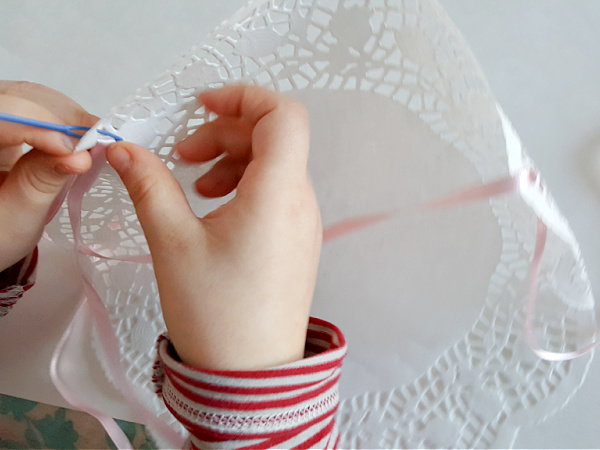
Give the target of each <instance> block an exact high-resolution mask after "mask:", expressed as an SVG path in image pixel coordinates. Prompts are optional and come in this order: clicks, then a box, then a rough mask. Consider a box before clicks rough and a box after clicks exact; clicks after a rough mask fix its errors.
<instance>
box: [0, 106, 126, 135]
mask: <svg viewBox="0 0 600 450" xmlns="http://www.w3.org/2000/svg"><path fill="white" fill-rule="evenodd" d="M0 120H3V121H5V122H13V123H19V124H21V125H29V126H31V127H37V128H44V129H46V130H54V131H60V132H61V133H64V134H66V135H67V136H71V137H74V138H78V139H81V138H82V137H83V135H84V134H85V132H86V131H88V130H89V129H90V127H81V126H77V125H61V124H58V123H52V122H43V121H41V120H35V119H29V118H27V117H21V116H15V115H12V114H6V113H2V112H0ZM77 131H79V132H80V133H77ZM96 131H97V132H98V133H99V134H103V135H104V136H109V137H111V138H113V139H114V140H115V141H122V140H123V138H121V137H120V136H117V135H116V134H113V133H110V132H108V131H104V130H96Z"/></svg>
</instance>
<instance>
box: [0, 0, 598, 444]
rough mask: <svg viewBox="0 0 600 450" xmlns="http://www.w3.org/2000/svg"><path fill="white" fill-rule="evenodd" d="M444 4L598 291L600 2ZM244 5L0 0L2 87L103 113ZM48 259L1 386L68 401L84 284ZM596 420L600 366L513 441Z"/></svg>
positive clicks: (553, 439)
mask: <svg viewBox="0 0 600 450" xmlns="http://www.w3.org/2000/svg"><path fill="white" fill-rule="evenodd" d="M441 2H442V4H443V5H444V6H445V7H446V8H447V11H448V13H449V14H450V16H451V17H452V18H453V20H454V21H455V23H456V24H457V26H458V27H459V29H460V30H461V31H462V32H463V33H464V35H465V36H466V38H467V40H468V41H469V42H470V44H471V46H472V49H473V51H474V53H475V55H476V56H477V58H478V59H479V62H480V64H481V65H482V67H483V70H484V72H485V74H486V75H487V77H488V81H489V83H490V85H491V88H492V90H493V92H494V93H495V95H496V97H497V98H498V101H499V103H500V104H501V105H502V107H503V108H504V110H505V111H506V113H507V114H508V116H509V117H510V119H511V121H512V122H513V124H514V126H515V128H516V129H517V131H518V132H519V134H520V136H521V138H522V140H523V142H524V144H525V146H526V147H527V149H528V152H529V154H530V155H531V156H532V158H533V159H534V161H535V162H536V165H537V166H538V167H539V169H540V171H541V173H542V175H543V176H544V178H545V179H546V181H547V184H548V186H549V188H550V190H551V192H552V193H553V195H554V197H555V199H556V201H557V204H558V206H559V208H560V209H561V211H562V212H563V214H564V215H565V217H566V218H567V219H568V221H569V223H570V225H571V227H572V229H573V231H574V233H575V235H576V237H577V239H578V241H579V243H580V246H581V251H582V254H583V257H584V259H585V262H586V265H587V269H588V272H589V275H590V279H591V281H592V287H593V290H594V292H595V294H596V296H598V293H600V233H598V231H597V230H598V229H599V227H600V103H599V101H598V99H600V82H598V79H599V76H600V53H598V50H597V45H598V42H600V26H599V25H600V1H597V0H441ZM244 3H245V1H241V0H230V1H228V2H211V1H208V0H186V1H173V0H169V1H165V0H161V1H158V0H129V1H128V2H122V1H120V0H110V1H103V2H82V1H76V0H45V1H44V2H42V1H39V0H38V1H36V0H20V1H18V2H17V1H14V0H12V1H11V0H0V61H2V63H1V64H0V79H15V80H18V79H23V80H31V81H36V82H39V83H42V84H46V85H49V86H51V87H53V88H55V89H58V90H61V91H63V92H64V93H66V94H67V95H69V96H71V97H73V98H75V99H76V100H77V101H78V102H80V103H81V104H82V105H83V106H84V107H85V108H87V109H88V110H90V111H92V112H93V113H95V114H97V115H100V116H101V115H103V114H104V113H105V112H107V111H108V109H110V107H112V106H114V105H116V104H118V103H119V102H120V101H121V100H122V99H123V98H124V97H125V96H127V95H128V94H130V93H131V92H132V91H133V90H134V89H135V88H137V87H139V86H141V85H142V84H143V83H145V82H146V81H149V80H151V79H152V78H154V77H155V75H156V74H157V73H159V72H160V71H161V70H163V69H164V68H167V67H169V66H170V65H171V64H172V63H173V62H175V61H176V60H177V59H178V58H179V56H180V55H181V54H182V53H183V52H185V51H186V50H187V49H188V48H189V47H190V46H191V45H193V44H194V43H195V42H197V41H199V40H200V39H201V38H202V37H203V36H204V35H205V34H206V33H208V32H209V31H210V30H211V29H212V28H213V27H214V26H215V25H216V24H217V23H218V22H219V21H220V20H223V19H225V18H226V17H228V16H229V15H231V14H232V13H233V12H235V11H236V10H237V9H238V7H239V6H241V5H243V4H244ZM192 18H193V19H192ZM41 251H42V256H41V265H40V274H39V281H38V284H37V285H36V287H35V288H34V289H33V290H32V291H31V294H30V295H28V296H27V297H26V300H24V301H23V302H22V304H20V305H19V307H18V308H15V311H13V313H11V315H12V317H11V318H10V321H9V320H8V319H6V322H5V323H2V326H1V327H0V361H1V364H0V392H2V393H6V394H10V395H15V396H19V397H24V398H30V399H34V400H38V401H43V402H46V403H51V404H57V405H65V403H64V401H63V400H62V399H61V398H60V396H59V395H58V393H57V392H56V391H55V390H54V388H53V386H52V385H51V383H50V380H49V379H48V376H47V374H46V373H45V372H44V371H45V370H46V369H45V368H46V367H47V363H48V361H49V360H50V354H51V352H52V349H53V348H54V345H55V344H56V342H57V341H58V339H59V337H60V335H61V333H62V330H63V329H64V328H65V327H66V326H67V324H68V321H69V317H70V315H71V314H72V311H73V307H74V305H75V304H76V303H77V299H78V289H79V287H78V285H77V282H76V279H75V277H74V273H73V268H72V267H71V266H70V262H69V259H68V257H67V256H66V255H65V254H64V253H63V252H62V251H61V250H59V249H57V248H54V247H53V246H52V245H51V244H48V243H44V244H43V245H42V248H41ZM42 294H43V295H42ZM42 301H43V303H41V302H42ZM25 324H26V325H25ZM40 336H43V339H42V338H40ZM88 344H89V343H87V344H86V345H88ZM90 351H91V347H90ZM99 370H100V369H99V368H97V370H96V372H94V370H91V373H90V376H93V377H96V378H97V385H98V392H97V393H96V394H95V395H98V396H99V397H102V398H103V399H104V401H106V403H107V405H108V408H109V410H110V411H111V412H112V413H113V414H114V415H115V416H116V417H120V418H133V417H131V415H130V412H129V410H128V408H127V407H126V406H125V405H123V404H122V402H121V400H120V399H119V397H118V395H117V394H115V392H114V390H113V389H112V388H111V387H110V386H109V385H108V383H107V382H106V381H105V380H104V379H103V377H102V375H101V373H100V372H99ZM599 419H600V360H599V358H595V359H594V361H593V363H592V367H591V370H590V372H589V374H588V378H587V381H586V382H585V383H584V385H583V387H582V388H581V390H580V393H579V394H578V395H576V396H575V397H574V399H573V400H572V401H571V402H570V403H569V404H568V405H567V406H566V407H565V408H564V409H563V410H562V411H560V412H558V413H557V414H556V415H554V416H553V417H551V418H549V419H548V420H547V421H546V422H544V423H543V424H540V425H538V426H535V427H532V428H530V429H523V430H521V432H520V434H519V436H518V437H517V440H516V442H515V446H516V447H538V448H564V447H572V448H573V447H578V448H592V447H600V426H599V425H600V420H599Z"/></svg>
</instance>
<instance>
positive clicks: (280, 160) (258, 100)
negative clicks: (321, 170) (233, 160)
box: [199, 85, 309, 175]
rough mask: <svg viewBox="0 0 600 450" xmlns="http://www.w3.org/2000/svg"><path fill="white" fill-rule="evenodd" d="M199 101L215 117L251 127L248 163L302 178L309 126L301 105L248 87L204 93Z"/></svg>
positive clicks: (306, 160) (231, 87)
mask: <svg viewBox="0 0 600 450" xmlns="http://www.w3.org/2000/svg"><path fill="white" fill-rule="evenodd" d="M199 101H200V102H201V103H203V104H204V105H205V107H206V108H207V109H209V110H211V111H213V112H215V113H217V114H218V115H219V116H226V117H235V118H240V119H243V120H244V121H245V122H247V123H249V124H250V125H251V127H253V131H252V155H251V159H252V160H255V161H259V162H260V163H261V166H264V167H263V168H264V169H268V168H269V167H274V168H276V169H277V170H278V171H280V172H283V173H284V174H289V175H291V174H292V173H293V172H295V173H304V174H306V165H307V162H308V150H309V126H308V114H307V111H306V108H305V107H304V106H303V105H302V104H301V103H299V102H297V101H296V100H293V99H291V98H288V97H285V96H283V95H281V94H279V93H277V92H273V91H270V90H268V89H265V88H261V87H257V86H248V85H233V86H226V87H224V88H222V89H219V90H215V91H205V92H203V93H202V94H200V96H199ZM263 163H264V164H263Z"/></svg>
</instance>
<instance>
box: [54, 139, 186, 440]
mask: <svg viewBox="0 0 600 450" xmlns="http://www.w3.org/2000/svg"><path fill="white" fill-rule="evenodd" d="M105 151H106V147H105V146H101V145H97V146H96V147H94V148H93V149H92V150H91V151H90V153H91V155H92V168H91V169H90V170H89V171H88V172H87V173H85V174H84V175H81V176H78V177H77V178H76V179H75V181H74V183H73V185H72V187H71V189H70V190H69V194H68V200H67V207H68V212H69V220H70V222H71V227H72V230H73V240H74V246H75V250H76V251H77V252H79V253H83V254H86V255H89V256H93V257H97V258H104V259H113V260H119V261H130V262H139V263H147V262H152V260H151V258H150V255H140V256H133V257H126V258H116V257H107V256H104V255H100V254H98V253H97V252H95V251H93V250H92V249H90V248H88V247H85V246H83V245H82V244H81V209H82V202H83V196H84V194H85V193H86V192H87V191H88V190H89V189H90V188H91V187H92V184H93V183H94V181H95V180H96V178H97V177H98V175H99V173H100V171H101V169H102V166H104V164H105V162H106V158H105ZM76 254H77V253H74V255H76ZM75 263H76V266H77V267H78V269H79V276H80V277H81V280H82V283H83V287H84V296H83V298H82V300H81V302H80V304H79V307H78V310H77V313H76V314H75V316H74V317H73V320H72V321H71V324H70V325H69V327H68V328H67V330H66V331H65V333H64V334H63V336H62V338H61V340H60V342H59V344H58V346H57V347H56V349H55V351H54V353H53V355H52V360H51V363H50V376H51V378H52V382H53V383H54V385H55V387H56V389H57V390H58V391H59V393H60V394H61V395H62V396H63V398H64V399H65V400H66V401H67V402H68V403H69V404H70V405H72V406H73V407H74V408H76V409H79V410H82V411H84V412H87V413H88V414H90V415H92V416H93V417H95V418H96V419H98V421H99V422H100V423H101V424H102V426H103V427H104V429H105V430H106V432H107V433H108V435H109V436H110V438H111V439H112V440H113V442H114V444H115V445H116V446H117V447H118V448H120V449H131V448H133V447H132V445H131V443H130V442H129V440H128V439H127V437H126V436H125V434H124V433H123V431H122V430H121V429H120V428H119V426H118V425H117V424H116V422H115V421H114V419H112V418H110V417H108V416H106V415H105V414H103V413H101V412H100V411H98V410H96V409H95V408H94V407H93V406H91V405H89V404H87V403H86V402H85V401H83V400H81V399H79V398H77V396H76V395H73V394H72V392H70V390H69V388H68V387H67V386H65V385H64V384H63V383H62V381H61V380H60V377H59V375H58V363H59V360H60V359H61V357H62V355H63V350H64V347H65V344H66V342H67V341H68V339H69V336H70V335H71V333H72V329H73V327H75V326H76V325H77V324H78V322H79V321H81V320H83V318H84V315H83V314H82V312H81V311H83V306H84V305H89V306H90V310H91V316H92V320H93V322H94V326H95V328H96V331H97V333H98V341H99V344H100V346H101V347H102V352H103V354H104V356H105V358H106V363H107V364H108V366H109V368H110V372H111V374H112V376H113V381H114V385H115V386H116V387H117V389H118V390H119V392H120V393H121V394H122V395H123V397H124V398H125V400H126V401H127V403H128V404H129V406H130V407H131V408H132V409H133V410H134V412H135V413H136V414H137V415H138V417H140V419H141V421H142V422H143V423H144V424H146V425H150V426H151V427H152V429H153V431H154V432H156V433H157V434H158V435H159V436H160V437H161V438H162V439H163V440H164V441H166V442H167V443H169V445H170V446H171V447H173V448H181V447H182V445H183V443H184V438H182V437H181V436H180V435H179V434H178V433H177V432H176V431H175V430H173V429H172V428H171V427H169V426H168V425H167V424H166V423H165V422H163V421H162V420H160V419H159V418H158V417H157V416H156V414H154V413H153V412H152V411H150V410H149V409H148V408H147V407H146V406H145V405H143V404H142V403H140V401H139V400H138V399H137V398H136V397H135V395H134V394H133V392H134V387H133V385H132V384H131V382H130V381H129V379H128V378H127V376H126V375H125V373H126V371H125V368H124V367H123V364H122V361H121V353H120V352H119V344H118V342H117V337H116V335H115V333H114V330H113V328H112V325H111V324H110V317H109V315H108V312H107V311H106V308H105V306H104V303H103V302H102V299H101V298H100V296H99V295H98V293H97V292H96V290H95V289H94V287H93V285H92V282H91V280H90V278H89V276H88V275H87V274H86V273H85V272H84V271H83V270H82V269H81V268H80V267H79V264H77V261H75Z"/></svg>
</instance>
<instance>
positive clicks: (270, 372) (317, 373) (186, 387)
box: [153, 318, 347, 449]
mask: <svg viewBox="0 0 600 450" xmlns="http://www.w3.org/2000/svg"><path fill="white" fill-rule="evenodd" d="M346 351H347V345H346V341H345V338H344V336H343V334H342V333H341V331H340V330H339V329H338V328H337V327H335V326H334V325H332V324H330V323H328V322H325V321H323V320H320V319H315V318H311V319H310V322H309V325H308V331H307V339H306V348H305V358H304V359H302V360H300V361H296V362H293V363H290V364H286V365H283V366H279V367H276V368H272V369H265V370H257V371H211V370H205V369H199V368H195V367H190V366H187V365H185V364H183V363H181V362H180V361H179V358H178V356H177V353H176V352H175V349H174V348H173V346H172V344H171V342H170V341H169V339H168V336H166V335H162V336H160V337H159V338H158V342H157V360H156V363H155V365H154V377H153V381H154V384H155V387H156V391H157V394H158V395H159V396H161V397H162V398H163V400H164V402H165V404H166V406H167V408H168V409H169V410H170V411H171V413H173V415H174V416H175V417H176V418H177V419H178V420H179V421H180V422H181V423H182V424H183V425H184V426H185V427H186V428H187V430H188V431H189V432H190V439H191V441H190V447H191V448H209V449H210V448H226V449H234V448H236V449H237V448H336V445H337V442H338V439H339V434H338V430H337V427H336V425H335V420H334V416H335V412H336V411H337V408H338V404H339V393H338V381H339V378H340V373H341V367H342V362H343V360H344V357H345V356H346Z"/></svg>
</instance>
